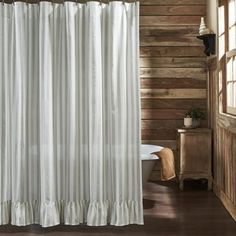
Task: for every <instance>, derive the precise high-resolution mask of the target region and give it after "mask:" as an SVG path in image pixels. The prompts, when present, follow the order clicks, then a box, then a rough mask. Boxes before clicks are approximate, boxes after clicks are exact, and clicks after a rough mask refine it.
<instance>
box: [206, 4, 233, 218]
mask: <svg viewBox="0 0 236 236" xmlns="http://www.w3.org/2000/svg"><path fill="white" fill-rule="evenodd" d="M210 1H211V0H208V11H209V12H212V15H217V13H216V12H217V6H220V5H221V4H222V5H224V4H226V3H227V2H226V1H225V0H223V1H217V4H216V8H215V9H212V8H211V9H209V8H210V7H211V6H212V2H210ZM213 5H214V4H213ZM214 11H215V13H214ZM226 14H227V11H226ZM227 17H228V16H227V15H226V18H227ZM216 21H217V19H214V17H213V19H212V22H209V23H210V24H212V25H214V26H215V28H217V22H216ZM219 21H221V22H222V19H221V20H220V19H219ZM225 25H226V27H227V22H226V21H225ZM226 32H227V31H226ZM218 37H219V35H218ZM218 37H217V39H218ZM225 37H226V40H225V42H226V46H225V50H227V48H228V47H227V33H226V35H225ZM219 46H220V44H219V43H218V47H219ZM217 51H219V48H218V50H217ZM208 62H209V63H208V66H209V81H210V94H211V96H210V98H211V99H210V100H211V116H210V117H211V128H212V129H213V147H214V148H213V174H214V185H213V186H214V192H215V193H216V195H217V196H218V197H219V198H220V199H221V201H222V202H223V204H224V206H225V207H226V209H227V210H228V211H229V213H230V214H231V215H232V217H233V218H234V220H235V221H236V171H235V170H236V117H235V116H232V115H228V114H225V113H222V111H223V110H224V106H225V98H224V96H225V92H224V89H225V87H224V86H222V75H223V77H224V74H225V57H222V58H217V56H216V57H215V58H212V59H210V60H208Z"/></svg>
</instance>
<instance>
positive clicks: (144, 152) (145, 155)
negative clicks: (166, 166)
mask: <svg viewBox="0 0 236 236" xmlns="http://www.w3.org/2000/svg"><path fill="white" fill-rule="evenodd" d="M162 148H163V147H161V146H157V145H150V144H142V145H141V159H142V180H143V185H144V184H145V183H146V182H147V181H148V178H149V176H150V174H151V172H152V170H153V167H154V165H155V162H156V161H157V160H158V159H159V158H158V156H157V155H154V154H152V153H153V152H159V151H160V150H161V149H162Z"/></svg>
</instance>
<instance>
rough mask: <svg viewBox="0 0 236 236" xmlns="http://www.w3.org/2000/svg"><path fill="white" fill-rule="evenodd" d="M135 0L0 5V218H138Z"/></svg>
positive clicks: (25, 221) (119, 221) (49, 222)
mask: <svg viewBox="0 0 236 236" xmlns="http://www.w3.org/2000/svg"><path fill="white" fill-rule="evenodd" d="M138 31H139V4H138V2H136V3H122V2H118V1H117V2H111V3H109V4H100V3H99V2H87V3H86V4H77V3H74V2H65V3H64V4H52V3H49V2H40V3H39V5H38V4H26V3H23V2H15V3H14V4H0V225H3V224H9V223H11V224H13V225H17V226H25V225H29V224H40V225H42V226H43V227H49V226H54V225H57V224H60V223H64V224H68V225H78V224H81V223H87V225H90V226H101V225H107V224H111V225H117V226H122V225H127V224H143V208H142V184H141V168H140V167H141V161H140V98H139V97H140V95H139V60H138V58H139V35H138Z"/></svg>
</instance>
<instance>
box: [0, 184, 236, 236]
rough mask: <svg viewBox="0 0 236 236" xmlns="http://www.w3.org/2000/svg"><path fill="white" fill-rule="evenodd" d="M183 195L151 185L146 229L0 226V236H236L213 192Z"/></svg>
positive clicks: (169, 187) (235, 226) (146, 194)
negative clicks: (42, 235) (41, 235)
mask: <svg viewBox="0 0 236 236" xmlns="http://www.w3.org/2000/svg"><path fill="white" fill-rule="evenodd" d="M186 188H188V189H186V190H185V191H184V192H180V191H179V190H178V188H177V186H176V184H175V183H174V182H171V183H163V182H158V183H148V184H147V186H146V188H145V191H144V214H145V225H144V226H126V227H111V226H108V227H87V226H77V227H68V226H57V227H53V228H49V229H42V228H41V227H39V226H30V227H21V228H20V227H13V226H1V227H0V236H2V235H8V236H9V235H16V236H23V235H24V236H33V235H35V236H36V235H40V234H44V235H47V236H64V235H65V236H72V235H73V236H75V235H80V236H85V235H86V236H92V235H94V236H108V235H111V236H115V235H122V236H123V235H127V236H128V235H129V236H132V235H135V236H140V235H156V236H170V235H172V236H178V235H180V236H185V235H186V236H195V235H196V236H208V235H212V236H218V235H219V236H236V222H235V221H233V220H232V218H231V217H230V215H229V214H228V213H227V211H226V210H225V209H224V207H223V206H222V204H221V202H220V201H219V200H218V199H217V197H216V196H215V195H214V194H213V193H212V192H207V191H202V190H199V189H198V190H196V186H195V188H194V189H193V187H192V186H187V185H186Z"/></svg>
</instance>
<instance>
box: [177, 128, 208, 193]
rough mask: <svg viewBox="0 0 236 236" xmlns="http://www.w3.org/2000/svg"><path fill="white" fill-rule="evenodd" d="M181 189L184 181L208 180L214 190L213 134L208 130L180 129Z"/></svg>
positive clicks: (178, 143)
mask: <svg viewBox="0 0 236 236" xmlns="http://www.w3.org/2000/svg"><path fill="white" fill-rule="evenodd" d="M177 133H178V139H177V148H178V157H179V158H178V161H179V176H178V178H179V184H180V185H179V187H180V189H181V190H183V188H184V184H183V181H184V179H187V178H190V179H207V180H208V190H211V189H212V145H211V136H212V132H211V130H210V129H206V128H196V129H178V130H177Z"/></svg>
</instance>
